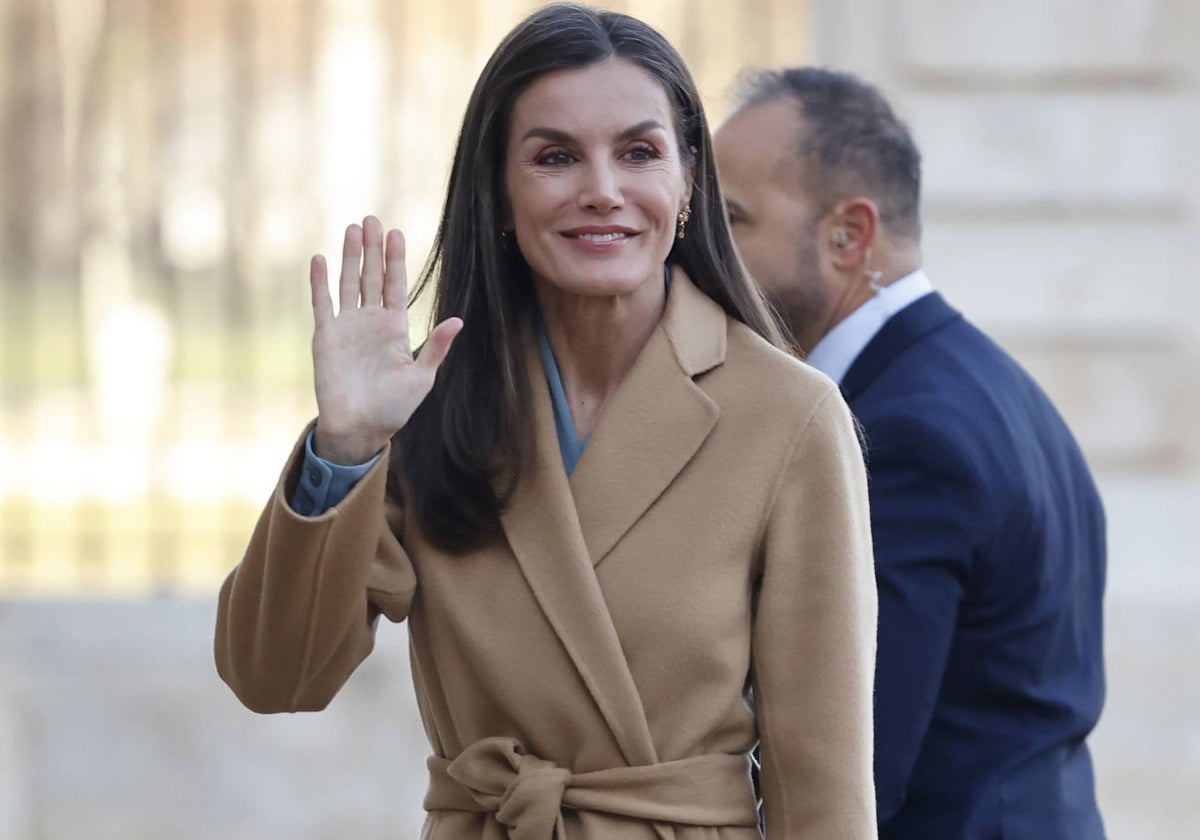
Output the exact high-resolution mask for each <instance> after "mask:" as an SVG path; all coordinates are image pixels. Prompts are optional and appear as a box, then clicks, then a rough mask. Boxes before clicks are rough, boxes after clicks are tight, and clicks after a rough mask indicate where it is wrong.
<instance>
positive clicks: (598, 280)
mask: <svg viewBox="0 0 1200 840" xmlns="http://www.w3.org/2000/svg"><path fill="white" fill-rule="evenodd" d="M535 276H536V277H539V279H541V280H542V282H544V283H545V284H546V285H548V286H550V287H552V288H554V289H556V290H557V291H559V292H563V293H566V294H571V295H578V296H580V297H616V296H623V295H630V294H633V293H634V292H636V291H637V290H638V289H640V288H641V287H642V286H643V285H645V284H646V282H647V281H648V280H649V278H651V277H659V278H661V277H662V263H658V264H657V265H654V266H636V267H633V266H631V267H629V268H627V269H623V268H621V267H618V266H606V267H604V268H603V269H601V270H580V271H564V272H561V273H558V274H550V275H536V274H535Z"/></svg>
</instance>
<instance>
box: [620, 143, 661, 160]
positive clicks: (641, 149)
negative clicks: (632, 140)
mask: <svg viewBox="0 0 1200 840" xmlns="http://www.w3.org/2000/svg"><path fill="white" fill-rule="evenodd" d="M625 156H626V157H627V158H629V159H630V160H632V161H635V162H637V163H644V162H645V161H649V160H658V158H659V154H658V149H656V148H654V147H653V146H651V145H650V144H649V143H638V144H637V145H636V146H633V147H631V148H630V149H629V151H627V152H626V153H625Z"/></svg>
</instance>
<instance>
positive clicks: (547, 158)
mask: <svg viewBox="0 0 1200 840" xmlns="http://www.w3.org/2000/svg"><path fill="white" fill-rule="evenodd" d="M536 160H537V163H538V165H539V166H566V165H567V164H569V163H570V162H571V160H572V158H571V155H570V154H568V153H567V152H565V151H563V150H562V149H550V150H549V151H545V152H542V153H541V154H540V155H538V156H537V159H536Z"/></svg>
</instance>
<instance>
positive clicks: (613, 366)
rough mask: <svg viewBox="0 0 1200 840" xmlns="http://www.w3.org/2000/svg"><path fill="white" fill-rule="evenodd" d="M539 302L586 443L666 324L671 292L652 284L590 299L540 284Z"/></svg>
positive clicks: (574, 417) (579, 432)
mask: <svg viewBox="0 0 1200 840" xmlns="http://www.w3.org/2000/svg"><path fill="white" fill-rule="evenodd" d="M537 298H538V305H539V307H540V308H541V316H542V326H543V327H544V328H545V330H546V337H547V338H548V339H549V341H550V347H551V349H553V351H554V361H555V363H556V364H557V365H558V375H559V377H560V378H561V380H562V384H563V391H564V393H565V395H566V398H567V405H568V407H569V408H570V411H571V420H572V422H573V423H574V425H575V433H576V435H578V436H579V438H580V439H583V438H585V437H587V436H588V435H589V434H591V432H592V429H593V428H595V425H596V422H597V421H598V420H599V418H600V414H601V412H602V411H603V409H604V405H605V404H606V403H607V402H608V398H609V397H610V396H611V395H612V394H613V392H614V391H616V389H617V386H618V385H620V384H621V380H623V379H624V378H625V375H626V374H627V373H629V371H630V370H631V369H632V368H633V365H634V362H636V361H637V357H638V354H639V353H641V351H642V348H643V347H645V346H646V342H647V341H649V339H650V335H651V334H652V333H653V332H654V329H655V327H657V326H658V322H659V321H660V320H661V319H662V313H663V309H664V307H665V304H666V290H665V288H664V284H663V283H655V282H651V281H648V282H646V283H643V284H642V285H641V286H639V287H638V288H637V289H636V290H634V291H633V292H631V293H630V294H627V295H617V296H610V297H584V296H580V295H572V294H567V293H564V292H562V291H560V290H559V289H556V288H553V287H549V286H548V284H538V285H537Z"/></svg>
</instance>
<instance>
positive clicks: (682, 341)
mask: <svg viewBox="0 0 1200 840" xmlns="http://www.w3.org/2000/svg"><path fill="white" fill-rule="evenodd" d="M724 358H725V313H724V311H723V310H722V309H721V308H720V307H719V306H717V304H715V303H713V301H712V300H710V299H709V298H708V297H707V296H706V295H704V294H703V293H702V292H700V291H699V290H698V289H696V287H695V286H693V285H692V283H691V282H690V281H689V280H688V278H687V277H686V276H685V275H684V274H683V273H682V272H681V271H679V270H676V271H675V273H674V275H673V277H672V283H671V293H670V296H669V298H668V301H667V308H666V311H665V312H664V313H663V319H662V322H661V323H660V324H659V327H658V329H656V330H655V331H654V333H653V334H652V335H651V337H650V340H649V341H648V342H647V343H646V346H645V347H644V348H643V349H642V352H641V353H640V354H639V356H638V359H637V361H636V362H635V364H634V366H633V369H632V370H630V372H629V373H628V374H627V375H626V377H625V379H624V380H623V381H622V382H621V384H620V386H618V388H617V390H616V392H615V393H614V394H613V395H612V397H611V399H610V402H609V404H608V405H607V406H605V408H604V413H603V414H602V415H601V417H600V421H599V423H598V424H597V425H596V428H595V430H594V431H593V433H592V436H591V439H590V440H589V441H588V444H587V447H586V448H585V449H584V452H583V457H582V458H581V459H580V461H579V464H578V465H577V466H576V468H575V471H574V473H572V475H571V479H570V486H571V490H572V495H573V496H574V498H575V508H576V510H577V511H578V516H579V524H580V527H581V529H582V531H583V539H584V542H585V543H586V545H587V553H588V556H589V557H590V558H591V562H592V563H593V564H594V565H598V564H599V563H600V562H601V561H602V560H603V559H604V557H605V556H606V555H607V554H608V553H609V552H610V551H611V550H612V549H613V547H614V546H615V545H616V544H617V542H618V541H619V540H620V539H621V537H623V536H624V535H625V533H626V532H627V531H628V530H629V529H630V528H631V527H632V526H633V524H634V523H635V522H637V520H638V519H639V518H640V517H641V516H642V514H643V513H645V511H646V509H647V508H649V507H650V506H651V505H652V504H653V503H654V501H655V500H656V499H658V497H659V496H660V495H661V494H662V492H663V491H664V490H666V488H667V487H668V486H669V485H670V484H671V482H672V481H673V480H674V479H675V476H676V475H678V474H679V472H680V470H682V469H683V468H684V466H685V465H686V464H687V463H688V462H689V461H690V460H691V459H692V456H693V455H695V454H696V451H697V450H698V449H699V448H700V446H701V445H702V444H703V443H704V441H705V439H706V438H707V437H708V435H709V433H710V432H711V431H712V429H713V427H714V426H715V425H716V423H717V417H718V416H719V415H720V409H719V408H718V407H717V405H716V403H714V402H713V401H712V400H711V399H710V398H709V397H708V395H707V394H705V393H704V391H703V390H701V389H700V388H699V387H698V386H697V385H696V384H695V382H693V381H692V376H694V375H696V374H698V373H700V372H702V371H704V370H708V369H709V368H711V367H713V366H715V365H717V364H720V362H721V361H723V360H724Z"/></svg>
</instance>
